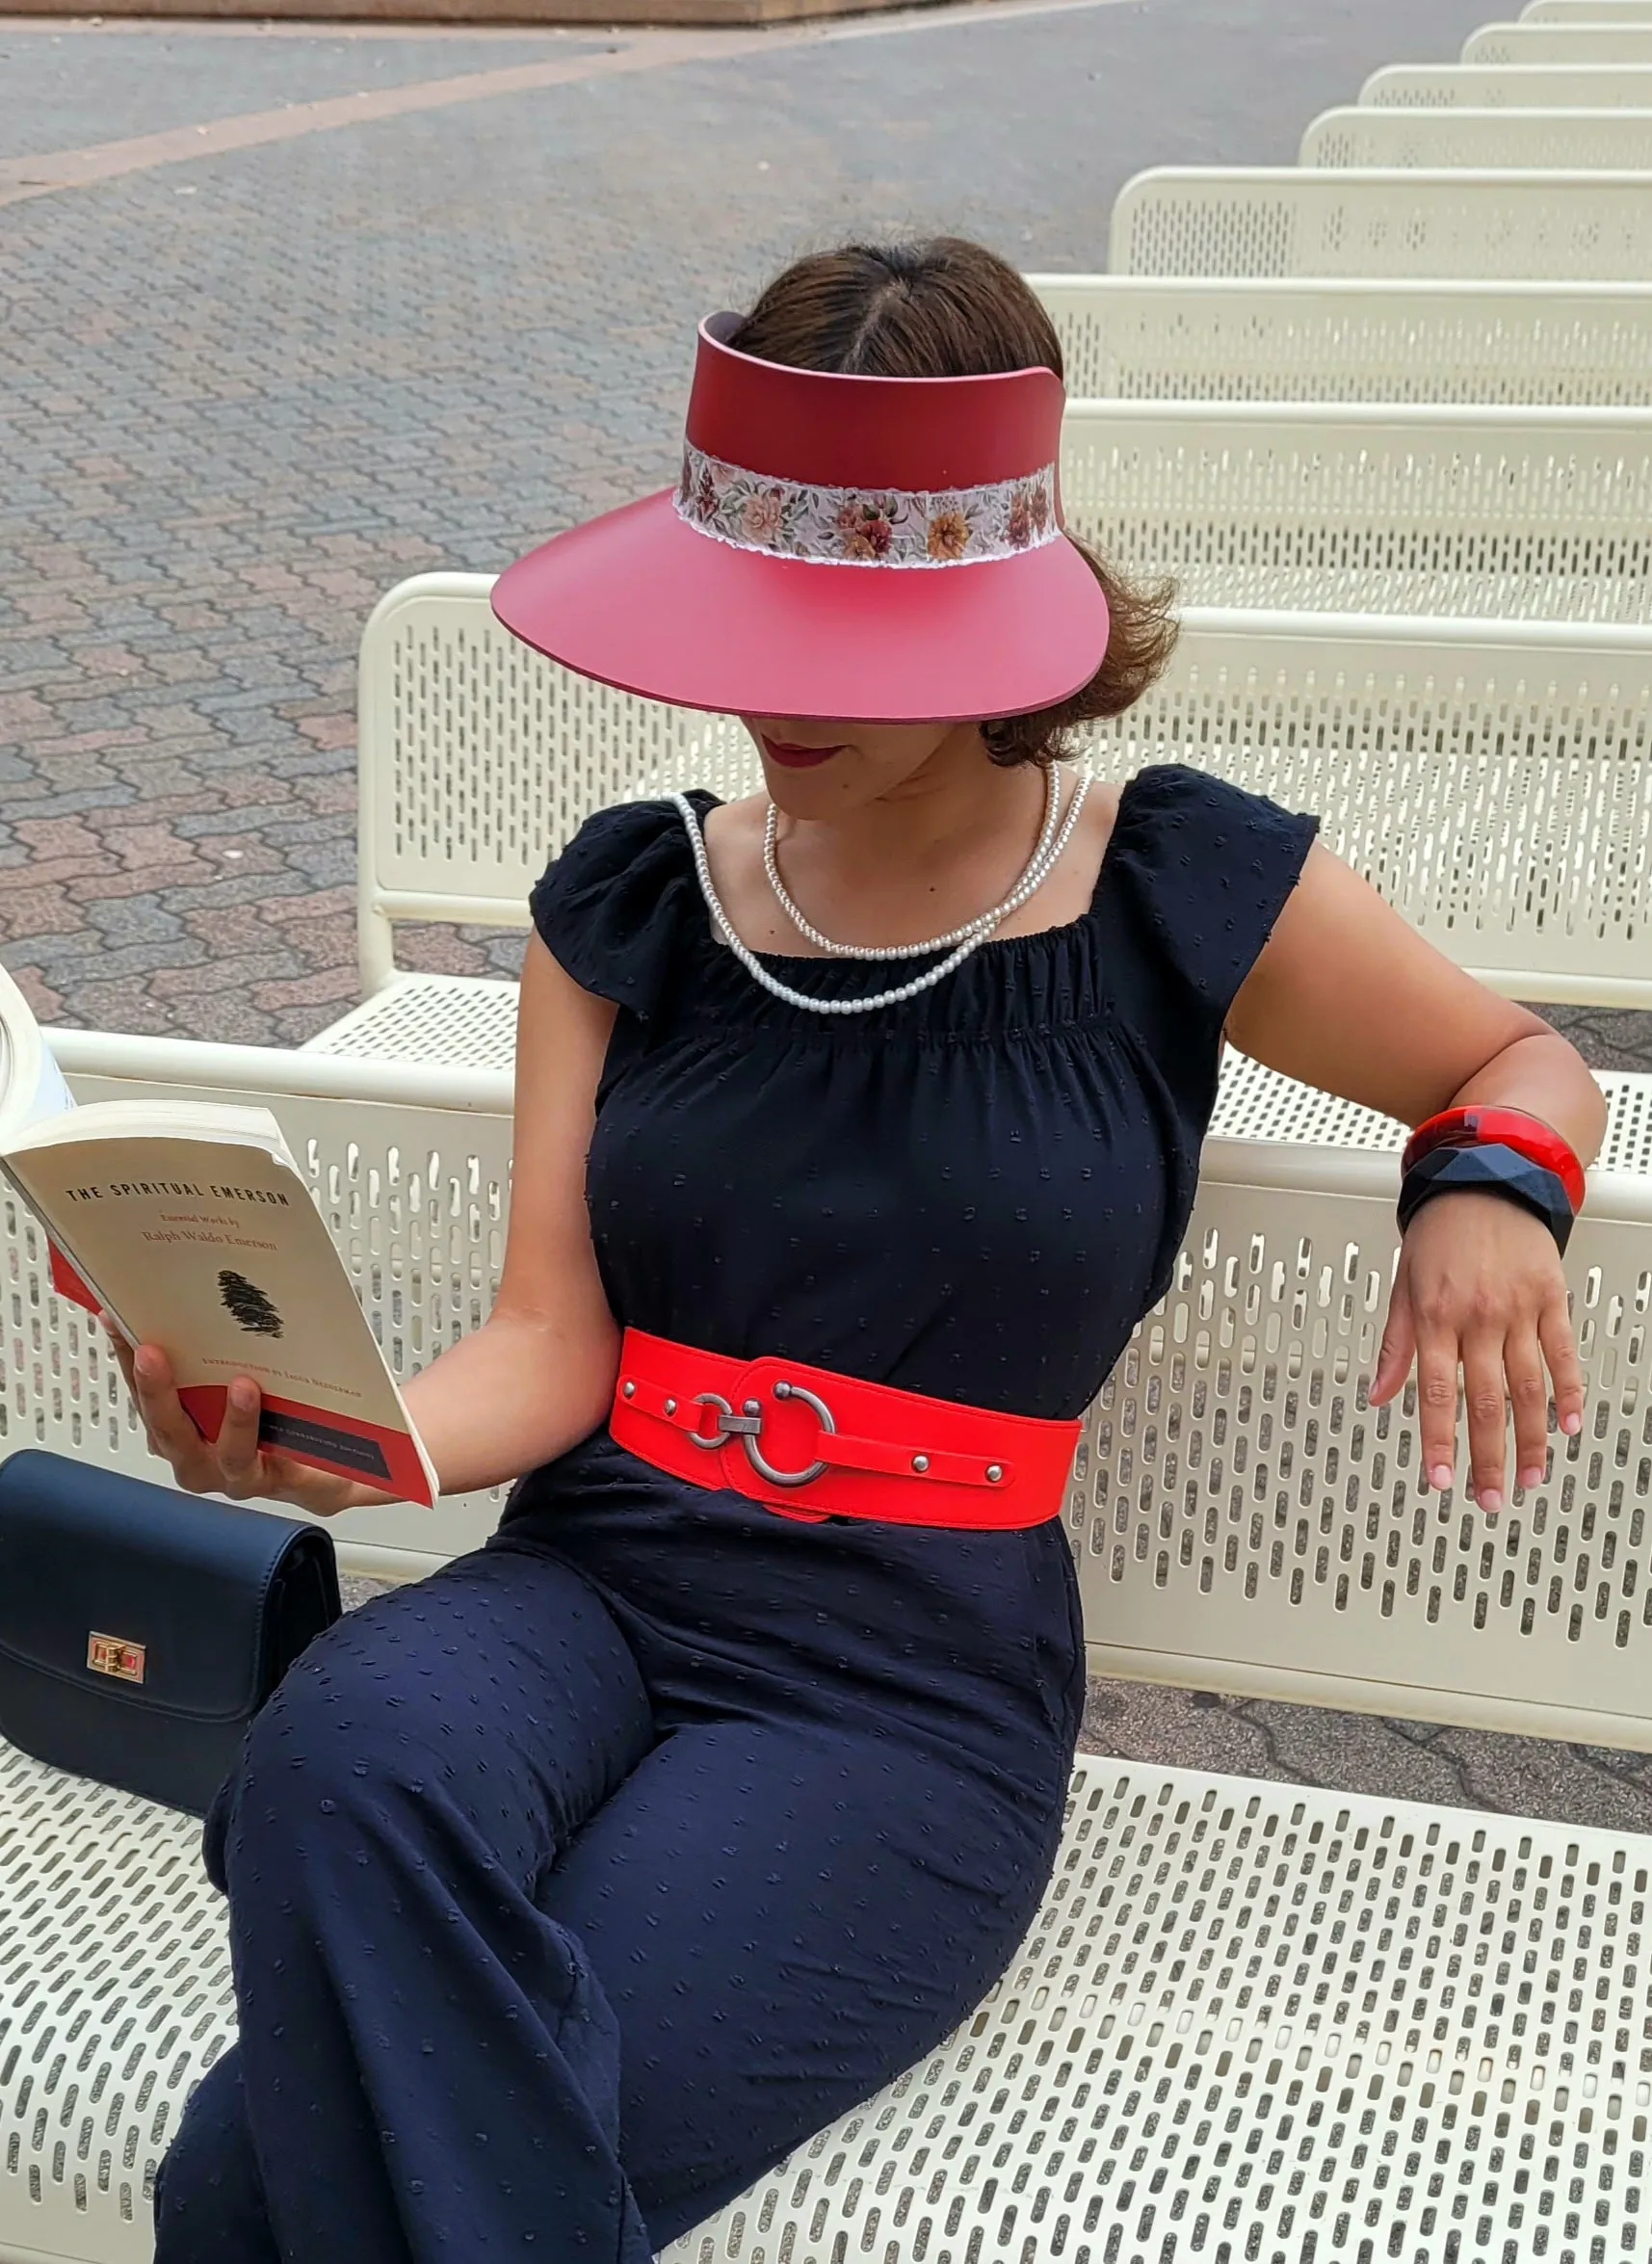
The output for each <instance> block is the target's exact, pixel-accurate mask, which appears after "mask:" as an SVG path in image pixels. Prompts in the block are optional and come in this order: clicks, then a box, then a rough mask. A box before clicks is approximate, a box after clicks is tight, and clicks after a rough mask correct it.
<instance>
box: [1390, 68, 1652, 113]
mask: <svg viewBox="0 0 1652 2264" xmlns="http://www.w3.org/2000/svg"><path fill="white" fill-rule="evenodd" d="M1359 99H1360V101H1361V103H1363V104H1367V105H1382V106H1387V105H1390V104H1391V105H1393V106H1394V107H1395V108H1397V109H1401V110H1652V65H1647V64H1635V63H1623V64H1614V65H1611V66H1606V65H1601V66H1596V65H1592V64H1576V63H1552V64H1540V63H1529V64H1518V63H1517V64H1508V65H1499V64H1493V63H1448V64H1432V63H1390V64H1385V65H1384V66H1383V67H1382V68H1381V69H1380V70H1377V71H1373V72H1372V74H1371V76H1370V78H1368V79H1367V80H1366V82H1365V84H1364V86H1363V87H1361V89H1360V90H1359Z"/></svg>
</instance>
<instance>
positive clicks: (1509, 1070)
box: [1441, 1030, 1606, 1164]
mask: <svg viewBox="0 0 1652 2264" xmlns="http://www.w3.org/2000/svg"><path fill="white" fill-rule="evenodd" d="M1477 1101H1478V1102H1480V1103H1481V1104H1482V1106H1496V1107H1498V1108H1511V1109H1524V1110H1526V1112H1527V1113H1528V1114H1529V1115H1531V1116H1534V1117H1541V1119H1543V1121H1544V1123H1546V1124H1552V1125H1553V1126H1554V1128H1555V1130H1556V1131H1557V1132H1559V1133H1560V1136H1561V1138H1562V1139H1564V1140H1566V1141H1569V1142H1570V1144H1571V1145H1572V1146H1573V1147H1574V1148H1575V1149H1576V1151H1577V1154H1578V1157H1579V1159H1580V1161H1581V1162H1583V1163H1586V1164H1587V1163H1592V1162H1593V1160H1594V1158H1595V1156H1596V1155H1597V1154H1598V1153H1599V1152H1600V1144H1601V1141H1602V1140H1603V1138H1604V1137H1605V1134H1606V1096H1605V1095H1604V1093H1602V1092H1601V1089H1600V1087H1599V1086H1598V1085H1597V1084H1596V1083H1595V1081H1594V1079H1593V1078H1592V1077H1591V1076H1590V1075H1589V1072H1588V1069H1587V1068H1586V1066H1585V1064H1584V1061H1583V1059H1582V1057H1581V1056H1580V1055H1579V1054H1578V1052H1577V1051H1576V1049H1575V1048H1574V1047H1573V1046H1571V1045H1570V1044H1568V1042H1567V1041H1566V1040H1565V1039H1563V1038H1562V1037H1560V1035H1559V1033H1558V1032H1556V1031H1553V1030H1542V1031H1534V1032H1532V1033H1531V1034H1530V1035H1529V1036H1527V1037H1523V1038H1518V1039H1516V1040H1514V1042H1513V1043H1512V1044H1511V1045H1506V1046H1505V1047H1504V1049H1503V1051H1502V1052H1501V1053H1498V1054H1494V1055H1493V1056H1492V1058H1491V1059H1490V1061H1488V1062H1487V1063H1486V1064H1485V1065H1484V1066H1483V1067H1482V1068H1479V1069H1477V1070H1476V1071H1475V1073H1474V1075H1473V1076H1472V1077H1471V1078H1470V1079H1469V1080H1468V1082H1467V1084H1466V1085H1464V1086H1463V1087H1462V1088H1461V1090H1460V1091H1458V1092H1456V1093H1453V1094H1452V1095H1451V1097H1450V1099H1449V1100H1446V1101H1443V1102H1442V1103H1441V1106H1442V1107H1447V1108H1469V1107H1471V1106H1473V1104H1474V1103H1475V1102H1477Z"/></svg>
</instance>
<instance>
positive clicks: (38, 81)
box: [0, 22, 608, 476]
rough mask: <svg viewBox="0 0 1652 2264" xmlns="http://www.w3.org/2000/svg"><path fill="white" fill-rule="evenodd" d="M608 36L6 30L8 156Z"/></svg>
mask: <svg viewBox="0 0 1652 2264" xmlns="http://www.w3.org/2000/svg"><path fill="white" fill-rule="evenodd" d="M607 43H608V42H606V41H604V40H603V39H602V38H601V35H600V34H596V35H591V34H590V33H587V34H585V35H583V36H581V35H579V34H571V33H567V32H542V33H534V32H520V33H515V34H511V35H508V36H506V37H503V38H502V37H500V36H499V35H498V34H491V35H485V36H482V37H471V38H463V37H459V38H454V37H451V36H449V37H442V38H439V39H432V38H429V37H424V38H421V37H419V36H418V35H417V34H410V35H409V36H408V37H406V38H404V39H382V38H374V39H360V38H355V39H352V38H349V37H341V36H340V35H339V34H338V33H336V32H330V33H329V32H327V31H323V30H317V31H316V32H314V33H313V34H311V36H309V37H308V38H304V39H297V38H294V37H292V36H291V35H290V34H288V33H286V32H277V33H275V35H273V36H267V37H265V38H263V39H259V38H257V37H255V36H254V37H249V36H248V35H247V33H245V32H243V33H240V34H238V35H230V36H223V35H221V34H217V33H211V32H209V33H207V34H206V35H205V36H202V34H201V33H200V32H198V31H196V32H194V33H192V32H190V31H187V30H185V29H183V28H182V27H181V26H180V27H179V28H177V29H175V30H161V29H159V28H158V27H157V28H156V29H153V30H149V29H145V30H144V32H142V33H137V32H133V31H129V30H122V29H116V28H111V29H110V30H109V31H108V32H107V34H106V35H105V36H104V37H103V38H101V39H99V38H96V37H94V36H92V35H91V34H89V33H87V32H85V31H81V30H75V31H68V30H66V29H62V28H60V27H59V26H57V25H55V24H49V23H43V22H42V23H41V24H39V26H34V25H31V26H29V27H28V28H26V29H24V28H19V27H17V26H14V25H12V24H6V25H3V26H0V85H3V86H4V88H5V90H6V101H5V102H4V104H0V158H5V157H25V156H31V157H32V156H39V155H43V154H45V153H46V152H48V151H50V150H54V149H73V148H77V147H83V146H85V145H89V144H92V143H96V142H108V141H116V140H121V141H123V140H125V139H126V138H127V137H128V136H130V135H134V134H155V133H163V132H165V131H166V130H167V129H168V128H170V127H174V126H185V125H197V124H199V123H201V122H203V121H205V120H208V119H214V118H233V117H236V116H238V115H239V114H240V113H241V112H243V111H250V110H276V109H280V108H282V107H283V106H284V105H286V104H287V103H289V102H318V101H322V100H325V99H326V98H327V97H328V95H336V94H356V93H362V92H376V91H377V90H378V89H380V88H381V87H400V86H406V85H408V84H409V83H411V82H413V81H416V80H419V79H437V78H450V77H458V76H459V73H460V72H463V71H475V70H503V69H507V68H509V67H510V66H511V65H513V64H520V63H541V62H545V61H547V60H551V59H553V58H557V59H560V58H561V57H563V56H567V55H576V54H590V53H592V52H593V51H595V49H597V48H598V47H600V46H602V45H605V44H607ZM119 468H120V466H119V460H118V458H111V457H101V456H95V455H92V453H91V452H90V451H89V452H88V455H87V457H86V458H85V459H83V460H82V461H81V463H80V469H82V470H83V471H86V472H89V473H92V474H93V475H94V476H96V475H100V474H104V473H106V472H114V473H117V474H118V471H119Z"/></svg>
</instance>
